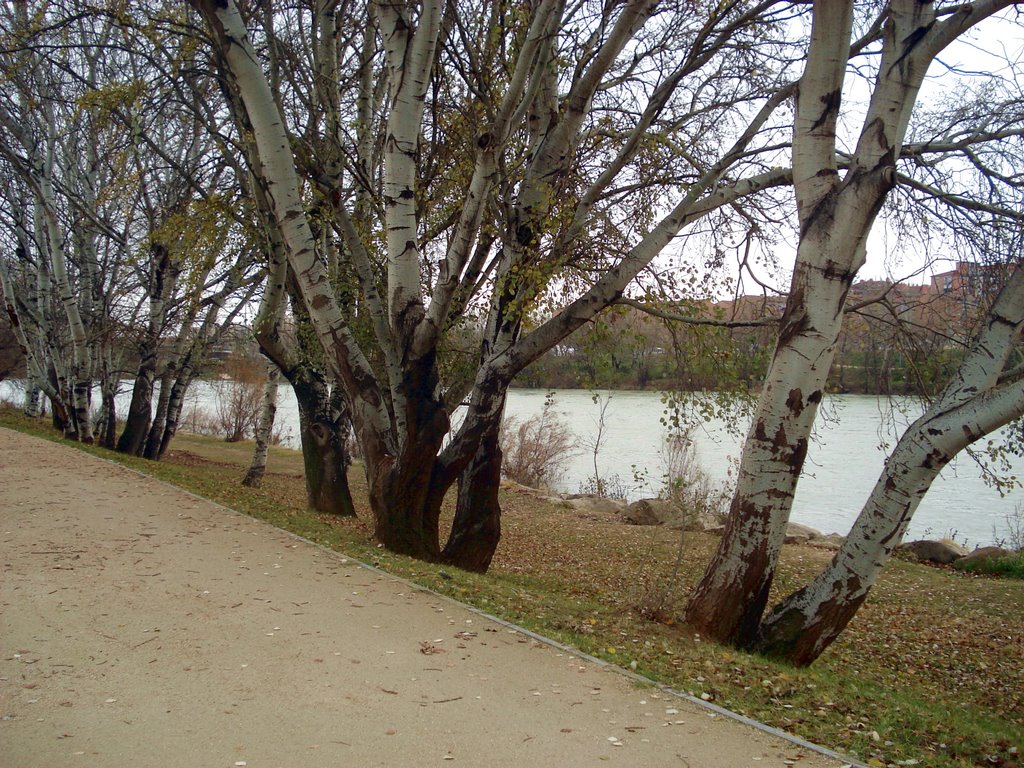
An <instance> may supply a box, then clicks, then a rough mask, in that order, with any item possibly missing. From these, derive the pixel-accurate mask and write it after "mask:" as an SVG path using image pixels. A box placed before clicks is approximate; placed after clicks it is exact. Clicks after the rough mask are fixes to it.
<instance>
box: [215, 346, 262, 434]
mask: <svg viewBox="0 0 1024 768" xmlns="http://www.w3.org/2000/svg"><path fill="white" fill-rule="evenodd" d="M223 370H224V373H225V374H226V375H227V376H228V377H229V379H228V380H225V381H221V382H219V384H218V385H217V422H218V424H219V425H220V432H221V434H223V435H224V439H225V440H226V441H227V442H229V443H237V442H238V441H239V440H244V439H245V438H246V437H248V436H250V435H255V434H256V427H257V425H258V424H259V422H260V412H261V411H262V410H263V387H264V383H265V381H266V373H267V372H266V367H265V366H262V365H260V364H258V363H256V362H255V361H253V360H249V359H246V358H243V357H240V356H238V355H232V356H231V357H229V358H228V359H227V361H225V363H224V369H223Z"/></svg>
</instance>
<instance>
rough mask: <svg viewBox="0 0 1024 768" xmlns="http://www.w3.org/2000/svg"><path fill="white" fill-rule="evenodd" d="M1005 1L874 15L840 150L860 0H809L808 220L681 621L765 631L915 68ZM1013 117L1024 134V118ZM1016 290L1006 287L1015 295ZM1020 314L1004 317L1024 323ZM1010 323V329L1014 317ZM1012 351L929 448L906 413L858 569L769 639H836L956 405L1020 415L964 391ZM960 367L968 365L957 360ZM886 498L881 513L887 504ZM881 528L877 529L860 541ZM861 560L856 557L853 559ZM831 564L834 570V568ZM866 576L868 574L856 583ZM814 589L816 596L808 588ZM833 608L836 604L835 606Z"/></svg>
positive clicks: (798, 180)
mask: <svg viewBox="0 0 1024 768" xmlns="http://www.w3.org/2000/svg"><path fill="white" fill-rule="evenodd" d="M1009 5H1011V3H1009V2H1000V1H999V0H993V1H989V0H983V1H982V2H976V3H970V4H959V5H956V6H949V7H938V8H937V7H936V6H935V5H933V4H932V3H918V2H909V1H905V0H893V1H892V2H890V3H889V4H888V5H886V6H885V7H884V8H883V9H881V11H880V13H878V15H877V16H875V17H872V18H871V19H868V20H867V22H866V24H865V27H866V29H867V30H868V32H867V34H866V36H865V37H866V39H867V40H869V41H870V42H871V47H869V48H868V49H867V50H868V52H870V53H871V54H872V57H873V58H874V57H877V64H876V65H875V67H874V72H873V77H872V79H871V82H870V87H871V96H870V101H869V103H868V106H867V109H866V112H865V114H864V116H863V119H862V120H861V121H860V122H859V123H858V125H859V132H858V133H857V134H856V135H855V136H854V141H853V142H852V146H853V150H852V151H850V152H849V153H845V154H844V153H843V152H842V151H841V150H842V147H841V146H840V145H839V143H838V125H839V123H840V120H841V119H843V118H846V119H850V115H849V113H848V112H845V111H844V97H843V84H844V78H845V77H846V75H847V73H848V71H849V69H850V67H851V65H852V62H853V57H854V55H855V52H856V51H857V47H856V44H854V45H851V39H852V37H853V25H854V4H853V3H851V2H829V1H827V0H821V1H820V2H816V3H815V4H814V13H813V25H812V29H811V38H810V44H809V48H808V53H807V63H806V66H805V70H804V74H803V76H802V78H801V80H800V85H799V91H798V98H797V111H796V116H795V123H794V133H793V186H794V190H795V195H796V205H797V216H798V221H799V234H800V239H799V246H798V251H797V260H796V266H795V269H794V274H793V279H792V284H791V286H790V291H789V297H788V301H787V305H786V311H785V314H784V316H783V318H782V324H781V329H780V334H779V339H778V342H777V345H776V348H775V352H774V357H773V360H772V364H771V367H770V369H769V372H768V375H767V378H766V380H765V383H764V389H763V391H762V394H761V397H760V401H759V404H758V408H757V411H756V412H755V414H754V418H753V422H752V426H751V429H750V432H749V433H748V435H747V438H746V442H745V444H744V449H743V456H742V460H741V463H740V467H739V477H738V484H737V488H736V492H735V495H734V497H733V500H732V506H731V509H730V515H729V521H728V523H727V525H726V529H725V532H724V535H723V537H722V540H721V543H720V545H719V547H718V549H717V551H716V553H715V556H714V558H713V560H712V562H711V563H710V565H709V566H708V568H707V571H706V572H705V575H704V577H703V579H702V580H701V582H700V583H699V584H698V586H697V588H696V590H695V592H694V594H693V596H692V597H691V600H690V602H689V605H688V607H687V609H686V612H685V618H686V620H687V621H688V622H689V623H690V624H691V626H693V627H695V628H697V629H699V630H700V631H701V633H702V634H706V635H707V636H710V637H711V638H713V639H717V640H721V641H726V642H730V643H736V644H740V645H748V646H749V645H753V644H755V643H756V642H757V638H758V637H759V632H760V626H761V618H762V614H763V612H764V610H765V607H766V605H767V601H768V593H769V589H770V587H771V584H772V579H773V576H774V572H775V566H776V563H777V560H778V554H779V550H780V548H781V545H782V542H783V538H784V536H785V526H786V522H787V520H788V517H789V512H790V509H791V505H792V500H793V496H794V493H795V491H796V485H797V480H798V479H799V476H800V473H801V470H802V468H803V464H804V460H805V458H806V452H807V445H808V439H809V436H810V431H811V427H812V425H813V422H814V419H815V416H816V414H817V411H818V406H819V405H820V403H821V400H822V397H823V392H824V383H825V378H826V376H827V374H828V371H829V368H830V366H831V363H832V359H833V356H834V352H835V344H836V339H837V336H838V332H839V328H840V325H841V320H842V313H843V306H844V302H845V300H846V294H847V291H848V290H849V287H850V285H851V283H852V281H853V278H854V276H855V275H856V274H857V271H858V270H859V269H860V268H861V266H862V265H863V264H864V260H865V253H866V243H867V236H868V234H869V232H870V230H871V227H872V224H873V223H874V221H875V219H876V217H877V215H878V212H879V210H880V209H881V207H882V205H883V203H884V202H885V201H886V198H887V196H888V195H889V193H890V191H891V190H892V189H893V188H894V187H895V185H896V184H897V182H898V180H899V176H898V172H899V167H898V165H897V163H898V162H899V161H900V159H901V151H902V149H903V145H904V143H905V141H906V138H907V135H908V134H907V132H908V127H909V126H910V124H911V115H912V112H913V110H914V106H915V103H916V101H917V97H918V93H919V90H920V88H921V85H922V82H923V80H924V78H925V75H926V73H927V72H928V70H929V67H930V66H931V65H932V63H933V62H934V61H935V60H936V57H937V56H939V54H940V53H941V52H942V51H943V50H944V49H945V48H946V47H947V46H949V44H950V43H952V42H953V41H954V40H955V39H956V38H957V37H958V36H960V35H962V34H963V33H964V32H966V31H967V30H969V29H971V28H972V27H974V26H975V25H977V24H979V23H981V22H982V21H984V20H985V19H987V18H989V17H991V16H992V15H993V14H995V13H996V12H998V11H999V10H1001V9H1003V8H1006V7H1008V6H1009ZM861 39H865V38H863V37H862V38H861ZM985 128H986V126H983V125H979V126H977V130H976V131H975V132H974V135H972V136H971V137H970V141H967V142H966V144H970V143H972V142H975V141H983V140H984V139H985V138H988V139H996V138H999V134H998V132H996V133H988V132H987V131H986V130H985ZM1015 130H1016V132H1017V135H1019V131H1020V126H1019V125H1018V126H1016V129H1015ZM935 149H936V150H938V149H939V148H938V147H935ZM1012 295H1015V294H1012ZM1012 300H1013V299H1010V298H1009V295H1008V297H1007V301H1012ZM994 311H995V312H996V314H995V315H993V316H990V319H991V318H992V317H994V318H996V319H995V320H994V321H993V322H995V323H996V324H997V325H1000V326H1003V325H1005V322H1004V320H1003V316H1004V313H1005V312H1006V309H1005V307H1004V306H1003V305H1000V306H998V307H997V308H996V309H995V310H994ZM1014 323H1016V321H1013V322H1011V323H1010V324H1009V326H1007V327H1011V326H1012V327H1014V328H1016V327H1019V326H1017V325H1015V324H1014ZM982 336H983V337H984V334H983V335H982ZM1009 336H1010V337H1013V332H1011V333H1010V334H1009ZM978 343H979V344H981V345H982V348H986V349H987V348H989V347H990V346H991V345H992V344H993V343H995V342H993V341H992V340H991V339H988V338H979V342H978ZM997 346H998V345H997ZM996 357H998V355H997V356H996ZM972 359H973V360H974V363H971V365H976V364H977V360H976V359H975V355H974V353H972V355H970V356H969V357H968V360H969V361H970V360H972ZM1004 360H1005V358H1002V360H996V359H995V358H993V360H992V364H991V366H989V367H986V371H987V373H986V374H984V375H982V376H981V378H979V379H977V380H976V381H974V382H973V384H972V385H969V386H968V389H963V388H962V387H964V386H966V385H964V384H962V383H959V384H958V383H956V380H954V383H952V384H950V387H952V389H951V390H950V389H947V392H946V394H945V395H943V398H940V401H939V403H943V402H945V405H939V406H938V407H939V410H938V411H936V412H934V413H931V414H929V415H927V416H926V418H925V421H923V422H919V426H920V429H923V430H925V432H926V433H927V431H928V430H929V429H936V430H939V433H941V434H935V435H933V437H934V438H935V442H934V443H933V444H932V446H931V447H929V448H927V449H926V450H925V451H924V453H923V454H922V453H921V450H922V447H923V446H924V445H925V443H928V442H929V441H928V440H926V441H925V442H924V443H922V436H921V435H920V434H919V432H918V429H917V427H915V428H912V430H911V433H908V436H907V437H906V438H905V442H901V447H900V448H899V449H898V452H899V456H898V457H896V458H891V459H890V464H889V471H892V472H893V473H896V474H899V473H900V472H903V471H904V470H905V471H906V474H905V475H903V476H901V477H900V478H899V482H896V486H898V487H894V488H893V489H891V495H888V496H887V498H886V499H885V501H883V500H882V499H881V498H878V499H876V498H874V497H872V500H871V501H869V510H870V509H875V510H876V511H873V512H872V511H866V514H868V515H869V517H872V519H874V522H873V523H870V524H867V525H866V526H863V527H862V523H858V526H859V527H858V528H857V529H855V531H854V533H853V535H852V541H851V543H850V544H849V546H848V548H847V549H846V550H844V552H845V554H844V555H843V558H845V562H844V563H841V564H840V565H839V566H837V568H839V570H842V569H843V568H847V569H849V570H848V571H847V575H850V576H851V581H850V582H849V584H847V585H846V588H844V589H838V588H836V585H835V583H834V582H831V583H832V586H833V588H835V591H834V592H832V593H831V595H830V598H829V599H832V600H833V602H829V599H823V598H822V595H823V594H824V592H823V589H824V588H823V587H821V584H820V583H817V582H816V586H814V587H811V588H809V590H810V591H809V592H807V593H804V594H803V596H802V597H799V598H793V599H792V601H787V603H786V604H785V606H784V607H782V608H781V609H780V610H781V612H780V613H777V614H776V615H775V618H774V619H773V621H772V626H771V628H769V629H766V635H765V639H764V641H763V643H764V647H769V646H770V647H773V648H776V649H778V648H782V647H784V646H786V644H787V643H789V644H795V645H794V650H793V651H792V653H793V658H796V659H800V660H803V661H807V660H809V659H811V658H813V655H815V654H816V653H820V650H821V647H822V646H821V643H823V642H827V640H825V638H826V637H827V636H829V634H830V632H832V631H833V630H834V629H835V627H837V626H842V625H844V624H845V621H846V620H848V616H846V617H845V618H843V619H840V617H839V615H838V614H844V615H845V612H846V611H850V610H852V611H855V610H856V606H857V605H859V603H860V601H861V600H862V599H863V594H864V593H863V592H862V591H861V590H862V588H863V587H864V586H866V585H869V583H870V581H872V579H871V578H868V577H867V576H866V575H865V574H866V573H867V570H870V568H868V566H867V563H869V562H877V561H878V560H879V559H880V556H879V554H878V553H879V552H883V551H886V552H887V551H888V550H889V549H890V548H891V546H894V544H893V541H895V540H898V537H899V536H901V535H902V531H903V530H905V520H908V519H909V514H912V511H913V508H914V507H916V501H918V500H919V495H920V494H923V492H924V490H925V489H926V488H927V485H928V484H929V483H930V479H931V478H933V477H934V475H933V474H931V466H932V465H941V464H944V463H945V462H946V461H948V456H947V452H948V451H950V450H954V449H957V450H958V447H957V446H959V447H962V446H960V442H961V439H960V437H953V436H952V431H956V430H953V429H952V420H954V419H956V418H961V417H962V418H964V419H966V421H965V422H964V424H963V425H961V427H962V428H963V430H964V432H965V433H967V434H969V435H971V436H972V437H971V439H974V437H977V436H980V435H981V434H985V433H987V432H988V431H990V430H991V429H993V428H995V426H997V425H998V422H999V421H1000V419H1002V418H1004V417H1008V416H1011V415H1012V414H1011V411H1012V407H1011V406H1010V405H1008V402H1009V401H1010V400H1012V399H1013V398H1012V395H996V394H995V393H992V394H990V395H988V396H981V395H979V397H982V399H983V400H984V399H985V397H991V398H992V400H993V402H995V401H998V403H999V405H993V406H992V407H993V409H994V410H992V411H990V412H989V413H988V414H987V415H985V416H981V415H979V414H978V413H972V412H971V411H972V409H974V408H977V407H979V401H973V402H972V404H971V405H968V404H967V402H965V401H964V398H965V397H966V396H967V395H966V393H967V392H968V391H970V387H975V386H979V387H982V388H985V389H991V388H992V387H993V386H994V384H995V381H996V380H997V379H998V377H999V375H1000V369H1001V366H1002V361H1004ZM963 375H968V374H966V373H961V374H958V376H963ZM969 375H970V376H974V375H975V374H969ZM1011 389H1012V387H1011ZM971 394H975V392H973V391H971ZM986 402H987V401H986ZM1008 409H1009V410H1008ZM996 414H998V415H996ZM982 425H983V426H982ZM961 427H957V428H956V429H960V428H961ZM940 444H941V445H940ZM933 448H934V450H935V451H936V453H934V454H933V453H932V450H933ZM940 456H941V459H940V458H939V457H940ZM915 461H919V462H922V464H923V466H920V467H917V468H915V469H914V470H913V471H912V472H911V471H910V469H909V465H908V464H907V462H910V463H911V464H913V462H915ZM940 468H941V467H940ZM937 471H938V470H936V474H937ZM886 482H889V483H892V482H895V480H894V478H893V477H892V476H889V475H887V476H886V477H884V478H883V485H884V483H886ZM897 498H899V499H902V510H903V512H902V513H901V515H902V516H901V515H897V517H898V518H899V519H900V520H902V521H904V522H901V523H900V524H894V523H892V522H891V518H889V517H886V520H887V522H885V523H883V522H881V521H880V517H879V516H880V515H881V513H880V512H878V511H877V510H879V509H881V508H882V507H885V506H886V505H894V504H897ZM889 509H890V512H887V513H885V514H886V515H889V514H890V513H891V509H892V507H889ZM873 537H874V538H873ZM887 537H888V538H887ZM892 537H895V538H892ZM872 538H873V541H872V544H871V545H870V546H869V545H867V544H866V541H867V540H868V539H872ZM883 559H884V558H883ZM853 560H856V561H857V564H856V565H855V566H854V565H853V564H852V561H853ZM865 569H866V570H865ZM836 572H837V571H836V570H835V569H833V570H831V571H830V573H831V574H832V575H833V576H834V575H835V573H836ZM824 578H825V579H826V580H828V579H829V577H828V576H826V577H824ZM858 578H860V579H861V584H859V585H858V584H856V583H855V582H856V581H857V579H858ZM805 600H806V601H808V602H802V601H805ZM815 601H817V602H815ZM812 603H813V604H814V605H813V607H811V604H812ZM797 605H802V606H803V607H804V608H803V609H802V610H804V613H803V616H804V619H805V620H806V621H805V622H804V623H801V622H800V621H798V620H796V619H795V617H796V615H797V612H794V611H793V610H791V609H792V608H794V607H795V606H797ZM829 613H834V614H837V615H834V616H833V617H832V618H829V615H828V614H829ZM850 615H852V614H850ZM833 619H834V621H833ZM816 623H823V625H824V626H822V627H820V628H819V629H818V630H816V631H814V632H811V631H810V627H811V626H812V625H815V624H816ZM825 627H828V628H827V629H826V628H825ZM805 630H807V631H808V639H807V641H806V643H807V646H808V647H810V648H814V649H815V650H814V651H813V652H811V651H808V650H807V648H803V647H801V648H799V649H797V648H796V647H795V646H796V645H799V643H798V642H797V640H796V639H795V638H796V635H797V634H799V633H800V632H803V631H805ZM833 636H834V635H833ZM784 653H785V654H788V653H789V651H784Z"/></svg>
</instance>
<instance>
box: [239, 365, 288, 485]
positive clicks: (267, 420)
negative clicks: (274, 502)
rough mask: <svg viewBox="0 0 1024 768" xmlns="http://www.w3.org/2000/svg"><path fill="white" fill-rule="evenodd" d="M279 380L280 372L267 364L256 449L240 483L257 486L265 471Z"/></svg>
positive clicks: (257, 428)
mask: <svg viewBox="0 0 1024 768" xmlns="http://www.w3.org/2000/svg"><path fill="white" fill-rule="evenodd" d="M280 380H281V372H280V370H278V367H277V366H276V365H274V364H273V363H271V364H270V365H268V366H267V382H266V384H265V385H264V387H263V408H262V410H261V411H260V420H259V423H258V424H257V425H256V449H255V450H254V451H253V454H252V464H250V465H249V471H248V472H246V474H245V477H244V478H243V479H242V485H247V486H249V487H251V488H259V487H260V483H261V482H262V481H263V475H264V474H266V471H267V454H268V453H269V451H270V436H271V434H272V433H273V431H274V419H275V417H276V416H277V388H278V383H279V382H280Z"/></svg>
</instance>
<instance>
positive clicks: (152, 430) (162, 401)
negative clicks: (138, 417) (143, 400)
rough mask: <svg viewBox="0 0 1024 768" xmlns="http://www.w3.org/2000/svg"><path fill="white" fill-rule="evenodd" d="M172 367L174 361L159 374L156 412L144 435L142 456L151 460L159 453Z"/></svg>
mask: <svg viewBox="0 0 1024 768" xmlns="http://www.w3.org/2000/svg"><path fill="white" fill-rule="evenodd" d="M174 368H175V365H174V363H169V364H168V366H167V368H166V369H165V370H164V372H163V375H161V376H160V395H159V396H158V397H157V401H156V413H155V414H154V415H153V421H152V422H151V423H150V425H149V434H148V435H147V436H146V444H145V446H143V449H142V456H143V458H146V459H151V460H152V461H156V460H157V458H159V455H160V438H161V437H162V436H163V433H164V427H165V425H166V424H167V408H168V405H169V403H170V400H171V386H172V384H173V382H174Z"/></svg>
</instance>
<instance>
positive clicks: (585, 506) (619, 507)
mask: <svg viewBox="0 0 1024 768" xmlns="http://www.w3.org/2000/svg"><path fill="white" fill-rule="evenodd" d="M565 504H567V505H568V506H570V507H572V508H573V509H575V510H576V511H578V512H592V513H596V514H612V515H615V514H618V513H620V512H622V511H623V510H624V509H625V508H626V505H625V503H624V502H621V501H618V500H617V499H606V498H604V497H602V496H576V497H575V498H569V499H566V500H565Z"/></svg>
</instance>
